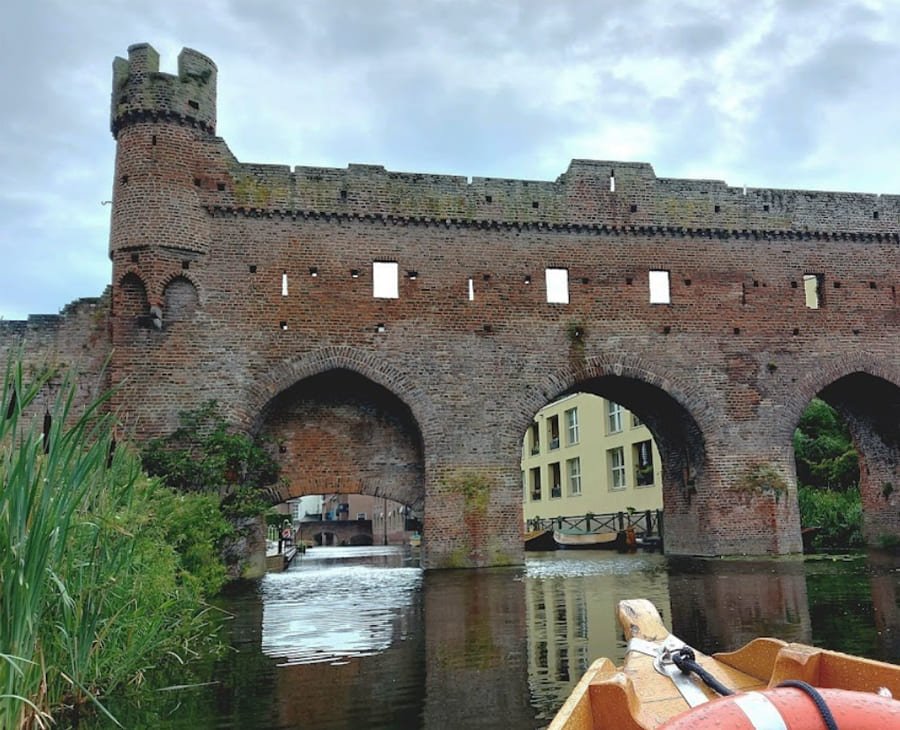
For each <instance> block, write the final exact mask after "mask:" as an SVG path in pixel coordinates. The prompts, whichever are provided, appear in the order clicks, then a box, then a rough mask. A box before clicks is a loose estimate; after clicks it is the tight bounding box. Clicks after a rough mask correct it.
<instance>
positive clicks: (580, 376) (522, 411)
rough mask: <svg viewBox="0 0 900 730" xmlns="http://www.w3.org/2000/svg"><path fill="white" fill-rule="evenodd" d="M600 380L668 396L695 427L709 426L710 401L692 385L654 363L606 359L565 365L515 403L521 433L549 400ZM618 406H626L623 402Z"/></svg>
mask: <svg viewBox="0 0 900 730" xmlns="http://www.w3.org/2000/svg"><path fill="white" fill-rule="evenodd" d="M604 377H612V378H620V379H623V380H631V381H636V382H640V383H645V384H647V385H648V386H652V387H654V388H656V389H658V390H659V391H661V392H663V393H666V394H668V395H669V396H670V398H671V399H672V401H674V402H675V403H677V404H678V405H679V406H680V407H681V408H683V409H684V410H685V411H686V412H687V413H690V414H691V415H692V418H693V419H695V420H696V423H697V426H698V428H699V429H700V430H701V431H703V432H706V431H707V430H708V429H709V428H711V427H712V426H713V424H712V421H711V420H708V419H707V417H706V416H707V414H709V413H711V412H712V411H713V409H712V408H711V402H710V400H709V397H708V395H709V394H708V393H707V392H706V391H704V390H703V389H701V388H700V387H699V386H697V385H696V384H694V383H690V384H687V383H683V382H682V381H681V378H680V377H679V376H678V375H676V374H675V373H672V372H670V371H669V370H668V369H667V368H665V367H660V366H659V364H658V363H654V364H653V366H652V367H651V365H650V364H649V363H648V362H647V361H646V360H644V359H642V358H640V357H622V356H616V357H608V356H598V357H590V358H587V359H586V360H585V361H584V362H583V363H579V364H577V365H569V366H567V367H565V368H562V369H560V370H558V371H556V372H554V373H551V374H549V375H548V376H547V377H546V378H545V379H544V381H543V383H542V384H541V385H540V386H539V387H537V388H535V389H533V390H532V391H530V392H529V393H528V394H527V395H526V397H525V398H524V399H523V400H522V401H520V402H519V404H518V411H519V413H518V415H517V419H516V420H517V421H518V422H519V423H520V426H521V429H520V430H521V431H522V432H523V433H524V431H525V429H526V428H527V427H528V425H529V423H531V419H532V417H533V416H534V414H535V413H536V412H537V411H538V410H540V409H541V408H542V407H543V406H545V405H546V404H547V403H548V402H550V401H551V400H552V399H554V398H557V397H558V396H560V395H563V394H565V393H569V392H573V389H575V388H577V387H578V385H579V384H580V383H585V382H588V381H592V380H597V379H600V378H604ZM622 405H625V406H626V407H627V406H628V404H627V403H623V404H622Z"/></svg>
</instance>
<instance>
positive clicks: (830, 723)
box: [778, 679, 838, 730]
mask: <svg viewBox="0 0 900 730" xmlns="http://www.w3.org/2000/svg"><path fill="white" fill-rule="evenodd" d="M778 686H779V687H794V688H796V689H799V690H803V691H804V692H806V694H808V695H809V697H810V699H811V700H812V701H813V702H815V703H816V709H817V710H818V711H819V714H820V715H821V716H822V720H824V721H825V727H827V728H828V730H838V726H837V723H836V722H835V721H834V715H832V714H831V710H830V709H828V704H827V703H826V702H825V698H824V697H822V695H820V694H819V691H818V690H817V689H816V688H815V687H813V686H812V685H811V684H807V683H806V682H801V681H800V680H799V679H788V680H785V681H784V682H782V683H781V684H779V685H778Z"/></svg>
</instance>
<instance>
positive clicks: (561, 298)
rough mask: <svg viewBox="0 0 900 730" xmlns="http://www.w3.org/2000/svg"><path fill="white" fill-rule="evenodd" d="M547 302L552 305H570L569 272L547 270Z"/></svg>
mask: <svg viewBox="0 0 900 730" xmlns="http://www.w3.org/2000/svg"><path fill="white" fill-rule="evenodd" d="M545 273H546V281H547V301H548V302H549V303H550V304H568V303H569V270H568V269H547V270H546V272H545Z"/></svg>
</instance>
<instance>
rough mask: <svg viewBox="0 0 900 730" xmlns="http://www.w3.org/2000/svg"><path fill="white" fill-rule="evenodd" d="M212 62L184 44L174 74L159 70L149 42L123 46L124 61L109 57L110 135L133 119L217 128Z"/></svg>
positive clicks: (215, 71) (209, 128)
mask: <svg viewBox="0 0 900 730" xmlns="http://www.w3.org/2000/svg"><path fill="white" fill-rule="evenodd" d="M216 74H217V69H216V64H215V63H213V62H212V60H210V59H209V58H207V57H206V56H204V55H203V54H202V53H198V52H197V51H194V50H192V49H190V48H185V49H183V50H182V51H181V53H180V54H179V55H178V74H177V75H174V76H173V75H172V74H167V73H162V72H160V70H159V53H157V51H156V50H155V49H154V48H153V46H151V45H150V44H148V43H138V44H135V45H133V46H130V47H129V48H128V60H126V59H124V58H116V59H115V60H114V61H113V88H112V101H111V107H110V128H111V130H112V133H113V136H114V137H118V134H119V130H120V129H121V128H122V127H124V126H126V125H128V124H130V123H132V122H135V121H144V120H152V121H157V120H170V121H175V122H178V123H182V124H187V125H190V126H194V127H198V128H200V129H203V130H205V131H207V132H209V133H210V134H214V133H215V129H216Z"/></svg>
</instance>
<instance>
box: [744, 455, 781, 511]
mask: <svg viewBox="0 0 900 730" xmlns="http://www.w3.org/2000/svg"><path fill="white" fill-rule="evenodd" d="M734 489H735V490H736V491H738V492H742V493H743V494H750V495H762V494H773V495H775V501H776V502H777V501H778V500H779V499H781V496H782V495H783V494H787V489H788V483H787V480H786V479H785V478H784V477H783V476H782V475H781V472H779V471H778V470H777V469H776V468H775V467H774V466H772V465H771V464H769V463H766V462H761V463H758V464H753V465H751V466H749V467H747V469H746V471H744V473H743V474H742V475H741V476H740V478H739V479H738V480H737V482H736V483H735V485H734Z"/></svg>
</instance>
